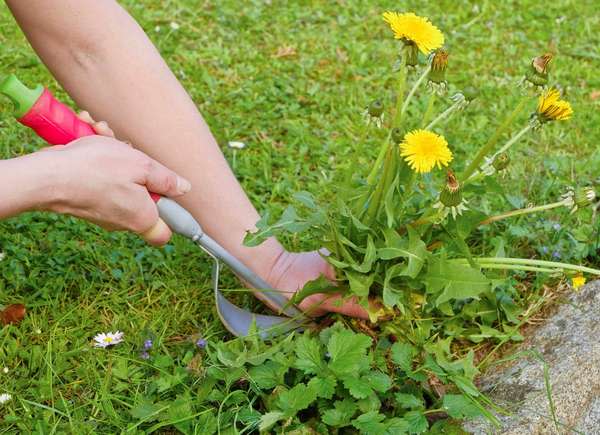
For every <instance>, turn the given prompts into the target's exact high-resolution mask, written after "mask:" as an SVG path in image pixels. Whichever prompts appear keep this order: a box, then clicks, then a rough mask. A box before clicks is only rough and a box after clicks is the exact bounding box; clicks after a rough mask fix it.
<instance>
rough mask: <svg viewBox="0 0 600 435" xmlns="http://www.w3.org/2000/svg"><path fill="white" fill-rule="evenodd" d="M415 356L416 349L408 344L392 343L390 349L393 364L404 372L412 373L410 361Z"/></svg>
mask: <svg viewBox="0 0 600 435" xmlns="http://www.w3.org/2000/svg"><path fill="white" fill-rule="evenodd" d="M416 354H417V349H416V348H415V347H414V346H413V345H411V344H409V343H400V342H397V343H394V344H393V345H392V348H391V357H392V361H393V362H394V364H396V365H397V366H398V367H400V368H401V369H402V370H404V371H405V372H411V371H412V360H413V358H414V356H415V355H416Z"/></svg>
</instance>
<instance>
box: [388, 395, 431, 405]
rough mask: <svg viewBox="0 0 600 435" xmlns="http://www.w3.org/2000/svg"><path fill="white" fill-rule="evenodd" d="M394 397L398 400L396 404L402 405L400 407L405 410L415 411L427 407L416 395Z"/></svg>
mask: <svg viewBox="0 0 600 435" xmlns="http://www.w3.org/2000/svg"><path fill="white" fill-rule="evenodd" d="M394 397H395V399H396V402H397V403H398V404H399V405H400V407H402V408H404V409H415V408H424V407H425V404H424V403H423V399H420V398H419V397H417V396H415V395H414V394H407V393H396V395H395V396H394Z"/></svg>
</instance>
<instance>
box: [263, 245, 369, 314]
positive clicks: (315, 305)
mask: <svg viewBox="0 0 600 435" xmlns="http://www.w3.org/2000/svg"><path fill="white" fill-rule="evenodd" d="M321 275H324V276H325V277H326V278H329V279H330V280H331V281H332V285H334V284H333V283H334V282H335V272H334V270H333V268H332V267H331V265H330V264H329V263H327V262H326V261H325V260H324V259H323V257H322V254H321V253H320V252H318V251H312V252H300V253H293V252H287V251H283V252H282V253H281V255H279V256H278V257H277V259H276V261H275V263H274V264H273V265H272V266H271V270H270V272H269V274H268V277H267V282H268V283H269V284H270V285H271V286H273V288H276V289H277V290H281V291H287V292H290V293H294V292H296V291H298V290H300V289H301V288H302V287H303V286H304V284H306V283H307V282H308V281H311V280H314V279H317V278H318V277H319V276H321ZM257 297H259V298H260V295H259V294H258V295H257ZM341 299H342V298H341V296H340V295H339V294H334V295H325V294H315V295H312V296H309V297H307V298H306V299H304V300H303V301H302V302H301V303H300V308H301V309H302V310H303V311H305V312H306V313H307V314H308V315H309V316H321V315H323V314H325V313H328V312H331V313H340V314H345V315H346V316H351V317H359V318H361V319H368V318H369V315H368V314H367V311H366V310H365V309H364V308H363V307H362V306H360V305H359V304H358V302H357V301H356V298H350V299H348V300H344V301H342V300H341Z"/></svg>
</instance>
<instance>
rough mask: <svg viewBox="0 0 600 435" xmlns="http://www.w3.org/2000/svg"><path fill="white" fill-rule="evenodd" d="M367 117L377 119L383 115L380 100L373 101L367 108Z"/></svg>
mask: <svg viewBox="0 0 600 435" xmlns="http://www.w3.org/2000/svg"><path fill="white" fill-rule="evenodd" d="M367 110H368V112H369V115H371V116H372V117H374V118H379V117H380V116H381V115H382V114H383V103H382V102H381V100H375V101H373V102H372V103H371V104H369V107H368V108H367Z"/></svg>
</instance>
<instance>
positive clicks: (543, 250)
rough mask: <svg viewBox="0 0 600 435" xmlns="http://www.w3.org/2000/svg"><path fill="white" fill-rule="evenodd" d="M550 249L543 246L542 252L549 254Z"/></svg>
mask: <svg viewBox="0 0 600 435" xmlns="http://www.w3.org/2000/svg"><path fill="white" fill-rule="evenodd" d="M548 251H549V249H548V247H547V246H542V253H544V254H547V253H548Z"/></svg>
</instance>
